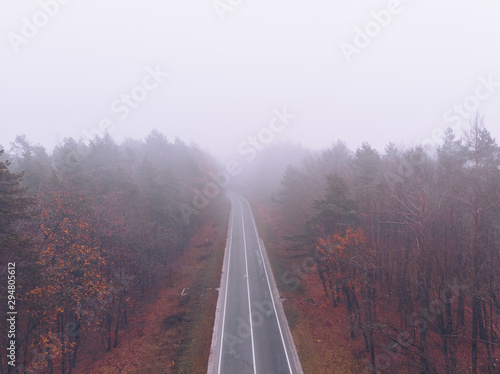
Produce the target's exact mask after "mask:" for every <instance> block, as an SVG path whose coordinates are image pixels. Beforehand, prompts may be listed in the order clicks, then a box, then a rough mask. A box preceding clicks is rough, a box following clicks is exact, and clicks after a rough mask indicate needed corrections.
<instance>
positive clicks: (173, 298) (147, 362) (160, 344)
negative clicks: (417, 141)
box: [75, 199, 230, 374]
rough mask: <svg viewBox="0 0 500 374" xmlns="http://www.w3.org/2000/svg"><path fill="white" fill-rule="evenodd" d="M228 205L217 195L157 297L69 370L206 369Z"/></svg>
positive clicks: (150, 373)
mask: <svg viewBox="0 0 500 374" xmlns="http://www.w3.org/2000/svg"><path fill="white" fill-rule="evenodd" d="M229 210H230V204H229V201H226V200H225V199H223V200H222V202H221V203H217V202H214V203H212V204H211V206H210V207H209V208H207V209H206V210H205V211H204V213H203V214H204V217H203V222H204V224H203V226H202V227H201V228H200V230H199V231H198V233H197V234H196V236H195V237H193V238H192V240H191V242H190V245H189V247H188V248H187V249H186V250H185V252H184V254H183V255H182V256H181V257H180V258H179V259H178V260H176V261H175V263H174V264H172V280H167V279H166V277H165V280H164V281H163V284H164V285H163V286H160V287H159V290H158V292H157V297H156V298H155V299H154V300H153V301H152V302H151V303H150V304H148V305H146V306H145V307H143V308H142V310H140V311H138V312H137V313H136V315H134V316H133V317H132V318H131V319H130V322H129V326H128V328H127V329H126V330H125V331H123V333H122V338H121V344H120V345H119V346H118V347H117V348H115V349H113V350H112V351H111V352H109V353H107V354H105V355H102V358H100V359H99V360H96V362H94V363H92V365H86V366H85V367H82V368H81V369H80V370H79V371H77V372H75V374H83V373H97V374H118V373H130V374H132V373H134V374H163V373H190V374H198V373H199V374H201V373H203V374H204V373H206V371H207V366H208V358H209V354H210V348H211V342H212V330H213V324H214V318H215V309H216V304H217V297H218V292H217V290H216V289H217V288H218V287H219V286H220V275H221V272H222V263H223V259H224V249H225V246H226V237H227V228H228V221H229ZM181 294H183V295H184V296H181Z"/></svg>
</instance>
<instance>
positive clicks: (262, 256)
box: [208, 193, 302, 374]
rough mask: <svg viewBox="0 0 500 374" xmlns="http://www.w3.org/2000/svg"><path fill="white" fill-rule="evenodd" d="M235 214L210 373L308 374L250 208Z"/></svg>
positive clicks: (234, 200)
mask: <svg viewBox="0 0 500 374" xmlns="http://www.w3.org/2000/svg"><path fill="white" fill-rule="evenodd" d="M228 197H229V199H230V200H231V204H232V209H231V216H230V222H229V230H228V239H227V240H228V242H227V246H226V254H225V259H224V266H223V274H222V280H221V288H220V293H219V302H218V305H217V314H216V321H215V326H214V335H213V341H212V352H211V356H210V362H209V368H208V373H209V374H213V373H217V374H281V373H283V374H285V373H286V374H301V373H302V369H301V367H300V362H299V359H298V356H297V353H296V349H295V345H294V343H293V339H292V335H291V333H290V329H289V327H288V324H287V321H286V318H285V316H284V313H283V308H282V306H281V304H280V302H281V301H280V299H279V294H278V292H277V290H276V286H275V282H274V278H273V275H272V271H271V268H270V266H269V261H268V259H267V255H266V252H265V248H264V246H263V244H262V243H261V241H260V239H259V235H258V232H257V227H256V225H255V220H254V218H253V215H252V210H251V208H250V205H249V204H248V202H247V201H246V199H244V198H243V197H242V196H240V195H237V194H233V193H231V194H228Z"/></svg>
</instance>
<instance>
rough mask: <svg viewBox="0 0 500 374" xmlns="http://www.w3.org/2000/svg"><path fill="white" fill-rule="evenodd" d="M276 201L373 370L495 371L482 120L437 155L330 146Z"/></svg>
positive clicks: (492, 176) (499, 286)
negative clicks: (359, 342)
mask: <svg viewBox="0 0 500 374" xmlns="http://www.w3.org/2000/svg"><path fill="white" fill-rule="evenodd" d="M274 201H275V202H276V221H277V227H278V230H279V233H280V234H281V235H282V236H283V237H284V238H286V239H287V241H288V246H289V251H290V252H291V253H295V255H300V254H302V255H303V256H311V257H312V258H314V266H313V267H312V268H311V269H310V270H311V271H315V272H317V274H318V276H319V278H320V279H321V283H322V287H323V289H324V294H325V295H326V297H328V299H330V306H331V307H332V308H343V309H344V310H345V314H346V317H347V319H348V321H349V324H350V338H352V339H363V341H364V344H365V350H366V358H367V360H368V362H369V364H368V365H367V372H371V373H379V372H380V373H384V372H388V373H389V372H392V373H394V372H415V373H445V372H446V373H466V372H467V373H496V372H498V371H499V370H500V367H499V364H498V359H499V352H498V351H499V347H498V343H499V337H498V332H499V323H500V318H499V317H500V304H499V300H498V292H499V290H500V278H499V274H500V258H499V253H500V147H499V146H498V144H497V143H496V142H495V140H494V139H493V138H492V137H491V135H490V133H489V132H488V130H487V129H486V128H485V126H484V124H483V121H482V119H481V118H480V117H476V119H475V120H474V121H472V123H471V125H470V128H469V129H468V130H467V131H466V132H465V133H464V135H463V136H462V137H460V138H457V137H456V135H455V134H454V133H453V131H451V130H447V131H446V134H445V137H444V140H443V144H441V145H440V146H439V147H438V149H437V152H433V153H431V152H427V151H426V150H424V149H423V148H421V147H414V148H410V149H406V150H400V149H398V148H397V147H396V146H395V145H394V144H389V145H388V146H387V147H386V149H385V152H384V153H383V154H380V153H379V152H378V151H377V150H375V149H373V148H372V147H370V145H369V144H367V143H364V144H363V145H361V146H360V147H359V148H358V149H357V150H356V152H351V151H349V150H348V149H347V148H346V147H345V145H343V144H342V143H337V144H334V145H333V146H332V147H331V148H330V149H328V150H326V151H324V152H322V153H320V154H317V155H316V156H314V157H310V158H306V159H305V160H304V161H303V163H302V165H301V166H299V167H297V166H295V167H289V168H288V169H287V170H286V172H285V174H284V176H283V178H282V185H281V187H280V189H279V191H277V193H275V195H274ZM295 281H296V279H293V278H291V279H289V280H288V282H289V283H288V284H289V286H290V287H291V288H293V287H294V285H295ZM332 349H334V347H332Z"/></svg>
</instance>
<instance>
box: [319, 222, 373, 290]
mask: <svg viewBox="0 0 500 374" xmlns="http://www.w3.org/2000/svg"><path fill="white" fill-rule="evenodd" d="M316 254H317V255H318V257H319V258H320V267H321V268H322V269H321V270H323V271H325V272H326V275H327V276H328V277H329V278H330V279H332V280H333V281H334V283H336V284H338V283H339V282H340V283H342V284H350V285H353V284H354V283H355V281H356V280H357V278H358V274H360V273H364V272H366V271H368V270H369V269H373V268H374V267H375V253H374V251H373V250H372V249H371V248H370V246H369V245H368V243H367V241H366V238H365V236H364V233H363V230H362V229H361V228H352V227H349V228H348V229H347V230H346V231H345V233H344V234H335V235H332V236H329V237H327V238H320V239H319V240H318V241H317V243H316Z"/></svg>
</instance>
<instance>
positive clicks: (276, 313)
mask: <svg viewBox="0 0 500 374" xmlns="http://www.w3.org/2000/svg"><path fill="white" fill-rule="evenodd" d="M245 202H246V204H247V206H248V209H249V211H250V218H251V219H252V223H253V227H254V229H255V236H256V237H257V244H258V245H259V250H260V257H261V258H262V262H263V264H264V272H265V273H266V279H267V285H268V287H269V293H270V295H271V300H272V302H273V308H274V315H275V316H276V322H277V323H278V328H279V330H280V335H281V341H282V342H283V350H284V351H285V356H286V361H287V363H288V369H289V370H290V374H292V373H293V371H292V365H291V364H290V358H289V357H288V352H287V350H286V344H285V339H284V338H283V331H282V330H281V324H280V320H279V318H278V311H277V310H276V303H275V301H274V296H273V291H272V289H271V283H270V282H269V276H268V274H267V266H266V262H265V261H264V255H263V254H262V248H261V246H260V239H259V233H258V232H257V225H256V224H255V220H254V218H253V213H252V208H251V207H250V204H249V203H248V201H247V200H245ZM240 204H241V202H240ZM241 218H242V219H243V207H242V209H241ZM245 254H246V249H245ZM247 273H248V271H247ZM251 320H252V318H251V316H250V321H251Z"/></svg>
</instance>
